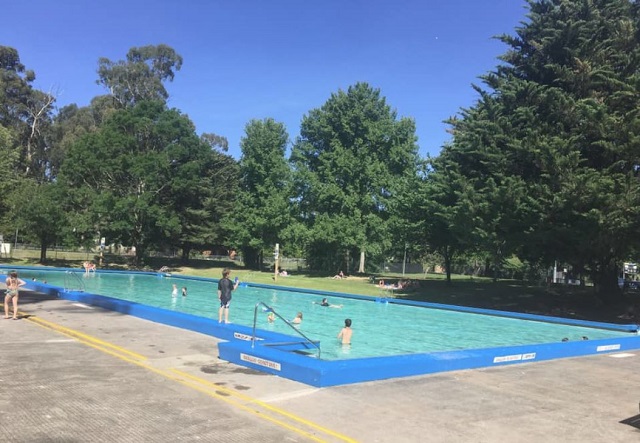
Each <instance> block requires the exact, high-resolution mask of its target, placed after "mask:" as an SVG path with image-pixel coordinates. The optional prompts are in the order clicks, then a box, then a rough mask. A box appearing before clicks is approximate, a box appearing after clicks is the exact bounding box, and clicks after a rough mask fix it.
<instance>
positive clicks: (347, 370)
mask: <svg viewBox="0 0 640 443" xmlns="http://www.w3.org/2000/svg"><path fill="white" fill-rule="evenodd" d="M0 269H16V270H19V269H24V270H37V271H58V272H60V271H73V272H77V273H83V272H84V271H83V270H79V269H76V268H56V267H46V268H45V267H33V266H7V265H0ZM98 272H99V273H120V274H136V275H155V276H158V277H164V276H171V277H172V278H179V279H184V280H200V281H217V279H211V278H205V277H197V276H183V275H169V274H165V273H158V272H144V271H119V270H100V271H98ZM246 285H247V286H249V287H256V288H267V289H277V290H283V291H291V292H302V293H310V294H316V295H323V296H336V297H341V298H352V299H360V300H367V301H372V302H381V303H394V304H402V305H410V306H417V307H428V308H433V309H443V310H450V311H458V312H466V313H474V314H483V315H495V316H500V317H506V318H516V319H522V320H534V321H544V322H550V323H558V324H567V325H573V326H584V327H591V328H599V329H609V330H616V331H620V332H627V333H630V334H631V333H635V334H636V335H629V336H628V337H619V338H607V339H598V340H584V341H573V342H558V343H541V344H530V345H519V346H509V347H496V348H482V349H465V350H456V351H442V352H431V353H418V354H408V355H395V356H385V357H368V358H355V359H345V360H321V359H318V358H315V355H314V353H313V352H312V351H313V348H312V347H310V346H309V345H308V344H304V343H301V342H299V337H292V336H288V335H286V334H280V333H276V332H272V331H266V330H263V329H257V330H256V340H252V337H253V330H252V328H250V327H247V326H243V325H236V324H228V325H227V324H219V323H218V322H217V321H215V320H213V319H210V318H205V317H199V316H196V315H192V314H186V313H182V312H176V311H171V310H168V309H163V308H156V307H153V306H148V305H143V304H140V303H136V302H130V301H126V300H120V299H116V298H112V297H108V296H104V295H99V294H92V293H88V292H82V291H65V290H64V288H60V287H58V286H53V285H49V284H45V283H42V282H38V281H27V285H26V287H27V288H29V289H32V290H35V291H38V292H41V293H44V294H47V295H51V296H56V297H60V298H63V299H66V300H70V301H76V302H80V303H85V304H88V305H92V306H97V307H100V308H103V309H108V310H111V311H116V312H120V313H123V314H127V315H133V316H135V317H139V318H143V319H146V320H150V321H154V322H157V323H162V324H166V325H170V326H175V327H179V328H182V329H187V330H191V331H195V332H199V333H202V334H206V335H210V336H213V337H216V338H219V339H221V340H225V342H221V343H219V344H218V350H219V357H220V358H221V359H223V360H226V361H229V362H231V363H234V364H238V365H241V366H245V367H249V368H253V369H256V370H259V371H262V372H267V373H270V374H274V375H278V376H281V377H284V378H288V379H291V380H295V381H298V382H301V383H305V384H308V385H311V386H315V387H328V386H336V385H344V384H351V383H361V382H366V381H374V380H383V379H389V378H397V377H407V376H415V375H424V374H432V373H437V372H445V371H455V370H465V369H475V368H480V367H492V366H502V365H511V364H518V363H526V362H534V361H543V360H552V359H558V358H569V357H578V356H586V355H597V354H601V353H611V352H619V351H626V350H632V349H640V336H638V335H637V334H638V325H634V324H627V325H616V324H611V323H602V322H592V321H583V320H575V319H562V318H558V317H547V316H542V315H536V314H523V313H512V312H507V311H498V310H491V309H480V308H470V307H463V306H455V305H446V304H439V303H428V302H417V301H411V300H398V299H386V298H380V297H369V296H361V295H356V294H346V293H338V292H331V291H318V290H306V289H301V288H290V287H283V286H277V285H266V284H256V283H246ZM283 341H284V342H288V343H289V344H288V345H285V346H278V347H274V346H273V344H274V343H282V342H283ZM296 341H298V343H296ZM301 351H303V352H301Z"/></svg>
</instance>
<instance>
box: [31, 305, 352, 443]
mask: <svg viewBox="0 0 640 443" xmlns="http://www.w3.org/2000/svg"><path fill="white" fill-rule="evenodd" d="M20 315H21V316H22V317H23V318H25V319H26V320H28V321H29V322H31V323H34V324H36V325H38V326H40V327H42V328H45V329H48V330H50V331H54V332H57V333H60V334H63V335H65V336H67V337H71V338H73V339H75V340H77V341H78V342H80V343H82V344H84V345H87V346H90V347H92V348H94V349H97V350H99V351H101V352H104V353H106V354H108V355H111V356H113V357H117V358H118V359H120V360H123V361H125V362H128V363H132V364H134V365H136V366H139V367H141V368H144V369H146V370H149V371H151V372H154V373H156V374H158V375H161V376H163V377H165V378H167V379H170V380H172V381H175V382H178V383H180V384H182V385H184V386H187V387H189V388H191V389H194V390H196V391H199V392H201V393H203V394H206V395H208V396H209V397H213V398H216V399H218V400H222V401H224V402H225V403H228V404H230V405H232V406H234V407H236V408H238V409H241V410H243V411H245V412H248V413H250V414H253V415H255V416H257V417H259V418H261V419H263V420H266V421H269V422H271V423H274V424H276V425H278V426H280V427H282V428H284V429H287V430H290V431H292V432H295V433H297V434H299V435H302V436H303V437H305V438H308V439H310V440H313V441H317V442H326V441H327V438H326V436H330V437H332V438H333V439H335V440H339V441H343V442H348V443H355V442H356V440H354V439H352V438H350V437H347V436H345V435H342V434H340V433H338V432H335V431H333V430H331V429H328V428H325V427H323V426H320V425H319V424H317V423H314V422H312V421H310V420H306V419H304V418H302V417H299V416H297V415H295V414H292V413H290V412H288V411H286V410H284V409H281V408H278V407H275V406H272V405H270V404H268V403H265V402H262V401H260V400H258V399H256V398H253V397H250V396H248V395H246V394H243V393H241V392H239V391H236V390H234V389H230V388H228V387H225V386H221V385H218V384H216V383H213V382H211V381H209V380H205V379H202V378H200V377H196V376H194V375H191V374H188V373H186V372H183V371H180V370H178V369H175V368H170V369H167V370H164V369H159V368H156V367H154V366H152V365H151V364H150V362H149V360H148V359H147V357H145V356H143V355H141V354H138V353H136V352H132V351H129V350H128V349H125V348H122V347H120V346H117V345H115V344H113V343H109V342H107V341H104V340H101V339H99V338H97V337H94V336H91V335H88V334H85V333H83V332H80V331H77V330H75V329H71V328H67V327H65V326H62V325H59V324H57V323H53V322H50V321H47V320H44V319H42V318H40V317H37V316H34V315H29V314H26V313H24V312H21V313H20Z"/></svg>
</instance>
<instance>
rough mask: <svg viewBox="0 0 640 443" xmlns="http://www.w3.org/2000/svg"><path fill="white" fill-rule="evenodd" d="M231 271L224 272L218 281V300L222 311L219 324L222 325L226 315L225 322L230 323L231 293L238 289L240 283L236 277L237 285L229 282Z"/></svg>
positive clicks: (219, 315)
mask: <svg viewBox="0 0 640 443" xmlns="http://www.w3.org/2000/svg"><path fill="white" fill-rule="evenodd" d="M229 274H231V271H230V270H229V268H224V269H223V270H222V278H221V279H220V280H219V281H218V299H219V300H220V311H219V312H218V323H222V316H223V314H224V322H225V323H229V303H231V292H232V291H235V290H236V289H237V288H238V284H239V283H240V281H239V280H238V277H236V281H235V283H232V282H231V280H229Z"/></svg>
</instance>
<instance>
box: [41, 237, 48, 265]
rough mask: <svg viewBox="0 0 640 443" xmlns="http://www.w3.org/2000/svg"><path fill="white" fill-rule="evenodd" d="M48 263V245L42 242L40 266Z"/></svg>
mask: <svg viewBox="0 0 640 443" xmlns="http://www.w3.org/2000/svg"><path fill="white" fill-rule="evenodd" d="M46 262H47V243H46V242H45V241H41V242H40V264H45V263H46Z"/></svg>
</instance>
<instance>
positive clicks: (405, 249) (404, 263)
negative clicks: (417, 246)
mask: <svg viewBox="0 0 640 443" xmlns="http://www.w3.org/2000/svg"><path fill="white" fill-rule="evenodd" d="M406 264H407V244H406V243H405V244H404V258H403V259H402V276H403V277H404V269H405V266H406Z"/></svg>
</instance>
